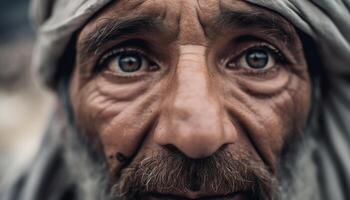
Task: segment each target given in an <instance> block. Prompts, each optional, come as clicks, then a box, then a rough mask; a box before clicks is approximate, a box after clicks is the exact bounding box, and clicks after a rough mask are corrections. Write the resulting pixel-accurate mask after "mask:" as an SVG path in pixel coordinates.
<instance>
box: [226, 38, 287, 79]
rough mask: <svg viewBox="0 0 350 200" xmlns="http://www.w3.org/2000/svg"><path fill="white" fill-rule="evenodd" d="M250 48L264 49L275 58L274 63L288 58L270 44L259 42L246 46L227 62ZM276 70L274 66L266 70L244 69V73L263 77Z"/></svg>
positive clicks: (279, 62)
mask: <svg viewBox="0 0 350 200" xmlns="http://www.w3.org/2000/svg"><path fill="white" fill-rule="evenodd" d="M250 50H265V51H267V52H269V53H270V54H271V56H272V57H274V59H275V60H276V63H278V64H285V63H287V62H288V60H287V59H286V57H285V56H284V55H283V53H282V52H281V51H280V50H278V49H277V48H275V47H273V46H272V45H270V44H266V43H260V44H255V45H251V46H248V47H247V48H245V49H244V50H243V52H242V53H240V54H239V55H238V56H234V58H230V59H229V62H228V63H230V62H232V61H234V60H237V58H241V57H242V56H244V55H245V54H246V53H247V52H248V51H250ZM228 63H226V64H225V65H227V64H228ZM277 70H278V67H277V66H274V67H272V68H270V69H268V70H253V69H251V70H250V69H245V72H244V74H245V75H248V76H260V77H264V76H267V75H269V74H270V73H274V72H276V71H277Z"/></svg>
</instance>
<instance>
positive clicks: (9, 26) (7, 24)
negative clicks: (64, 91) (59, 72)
mask: <svg viewBox="0 0 350 200" xmlns="http://www.w3.org/2000/svg"><path fill="white" fill-rule="evenodd" d="M33 43H34V31H33V28H32V26H31V24H30V21H29V0H1V1H0V183H1V182H2V181H3V179H5V174H6V173H10V171H15V170H18V169H19V168H22V167H23V166H24V165H25V164H26V163H28V161H30V160H31V158H32V156H33V155H34V153H35V151H36V150H37V148H38V146H39V145H38V144H39V143H40V138H41V136H42V133H43V131H44V130H45V128H46V124H47V121H48V117H49V115H50V112H51V110H52V105H53V98H52V96H51V94H50V93H49V92H48V91H46V90H44V89H43V88H41V87H40V86H39V80H38V78H37V77H35V75H34V74H35V73H34V72H33V69H31V67H30V62H31V55H32V54H33V53H35V52H33V51H32V49H33Z"/></svg>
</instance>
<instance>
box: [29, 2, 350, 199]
mask: <svg viewBox="0 0 350 200" xmlns="http://www.w3.org/2000/svg"><path fill="white" fill-rule="evenodd" d="M246 1H247V2H250V3H252V4H255V5H258V6H261V7H265V8H267V9H269V10H272V11H275V12H277V13H279V14H280V15H282V16H284V17H285V18H286V19H287V20H288V21H290V22H291V23H292V24H293V25H294V26H295V27H297V28H298V29H299V30H301V31H302V32H303V33H305V34H306V35H308V36H310V38H312V39H313V41H314V42H315V44H316V47H317V48H316V49H313V51H316V50H317V55H318V59H319V61H320V63H322V67H323V71H324V77H323V78H322V81H324V83H323V86H324V87H323V88H322V89H324V90H327V91H326V92H322V94H321V98H320V99H321V100H320V101H321V102H320V104H321V106H319V107H318V116H317V120H318V128H317V129H316V130H315V132H316V133H314V134H315V137H316V139H317V140H318V143H317V145H316V147H315V152H314V155H313V158H314V159H315V162H316V161H317V167H318V169H319V172H318V174H319V175H321V176H323V178H322V179H323V180H326V181H324V184H323V186H322V188H321V190H322V192H323V194H324V195H325V197H324V198H325V199H349V198H350V192H349V191H350V190H349V188H350V146H349V143H350V121H349V119H350V12H349V10H350V0H246ZM109 2H111V1H110V0H34V2H33V4H32V14H33V18H34V22H35V25H36V27H37V34H38V38H37V42H36V46H35V51H34V55H33V61H32V65H33V67H34V69H35V70H36V71H39V72H40V77H41V79H42V80H43V81H44V82H45V83H46V84H49V85H51V86H52V85H55V84H56V83H55V82H54V77H55V74H56V73H57V71H58V70H59V68H60V65H59V61H60V59H61V58H62V55H63V54H64V52H65V51H66V50H67V46H68V43H69V42H70V40H71V38H72V37H73V34H74V33H75V32H76V31H78V30H79V29H81V28H82V27H83V25H84V24H85V23H87V21H88V20H89V19H90V18H91V17H92V16H93V15H94V14H96V13H97V12H98V11H99V10H101V9H102V8H103V7H104V6H106V5H107V4H108V3H109ZM305 48H310V47H308V46H305Z"/></svg>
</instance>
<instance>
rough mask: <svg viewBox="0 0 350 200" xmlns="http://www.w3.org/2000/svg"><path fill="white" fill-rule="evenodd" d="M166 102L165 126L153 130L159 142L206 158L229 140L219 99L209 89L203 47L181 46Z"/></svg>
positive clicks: (185, 152) (191, 154)
mask: <svg viewBox="0 0 350 200" xmlns="http://www.w3.org/2000/svg"><path fill="white" fill-rule="evenodd" d="M175 85H176V86H175V87H174V88H175V89H174V93H173V95H172V99H171V100H170V101H169V103H168V104H167V105H166V107H167V108H166V110H167V115H166V117H165V118H166V119H162V120H161V122H162V121H163V122H164V121H166V123H165V124H166V125H164V124H163V125H164V127H163V128H162V131H160V132H158V133H156V135H157V134H158V135H157V136H158V137H156V139H157V140H158V142H159V143H160V144H162V145H173V146H175V147H176V148H177V149H178V150H179V151H181V152H182V153H184V154H185V155H187V156H188V157H192V158H200V157H207V156H210V155H211V154H213V153H215V152H216V151H217V150H218V149H219V148H220V147H221V146H222V145H224V144H226V143H228V138H227V135H226V134H225V132H224V130H225V128H224V125H223V120H222V116H221V115H222V112H221V110H220V105H219V102H218V98H217V97H216V94H215V93H214V91H213V90H211V89H210V78H209V74H208V68H207V64H206V55H205V47H203V46H195V45H187V46H183V47H182V48H181V49H180V57H179V61H178V65H177V71H176V83H175Z"/></svg>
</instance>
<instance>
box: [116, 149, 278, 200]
mask: <svg viewBox="0 0 350 200" xmlns="http://www.w3.org/2000/svg"><path fill="white" fill-rule="evenodd" d="M275 182H276V179H275V178H274V177H273V176H272V175H271V173H270V172H269V171H268V170H267V168H266V166H264V164H262V162H258V161H256V160H254V159H253V157H252V156H251V155H249V154H247V153H246V152H235V153H232V152H228V151H225V150H220V151H218V152H217V153H216V154H214V155H213V156H211V157H207V158H204V159H191V158H188V157H186V156H185V155H183V154H181V153H180V152H177V151H173V150H167V149H164V151H161V152H154V153H150V155H145V156H143V157H142V158H141V159H139V160H138V161H136V160H135V161H134V162H132V163H131V164H130V165H129V166H128V167H126V168H125V169H124V170H123V171H122V172H121V174H120V177H119V178H118V182H117V183H116V184H115V185H114V186H113V187H112V193H113V194H114V195H115V196H116V198H117V199H123V200H131V199H133V200H137V199H142V196H143V195H145V194H150V193H161V194H174V193H185V192H188V191H193V192H195V191H202V192H206V193H211V194H230V193H236V192H246V193H249V194H250V196H251V198H250V199H272V196H273V193H274V190H275V185H276V183H275Z"/></svg>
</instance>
